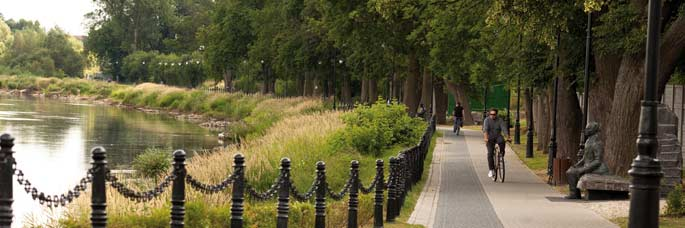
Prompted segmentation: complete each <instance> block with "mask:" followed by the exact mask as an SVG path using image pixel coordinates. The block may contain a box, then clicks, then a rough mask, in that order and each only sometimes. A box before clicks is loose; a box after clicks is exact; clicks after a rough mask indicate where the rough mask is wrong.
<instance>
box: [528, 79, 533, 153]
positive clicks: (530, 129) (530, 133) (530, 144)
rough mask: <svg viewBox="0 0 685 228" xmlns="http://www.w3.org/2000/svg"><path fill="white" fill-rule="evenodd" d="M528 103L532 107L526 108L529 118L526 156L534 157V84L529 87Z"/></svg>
mask: <svg viewBox="0 0 685 228" xmlns="http://www.w3.org/2000/svg"><path fill="white" fill-rule="evenodd" d="M527 98H528V102H529V103H528V104H530V105H529V106H528V107H531V108H530V109H528V108H527V109H526V115H527V116H528V118H527V119H526V121H528V122H527V124H528V132H527V133H526V136H527V138H526V157H527V158H532V157H533V154H534V153H533V126H534V121H533V109H532V107H533V86H531V87H530V88H529V89H528V96H527Z"/></svg>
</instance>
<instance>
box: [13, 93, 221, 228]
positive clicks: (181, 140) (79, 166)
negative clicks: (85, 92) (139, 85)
mask: <svg viewBox="0 0 685 228" xmlns="http://www.w3.org/2000/svg"><path fill="white" fill-rule="evenodd" d="M0 130H2V133H8V134H11V135H12V136H13V137H14V138H15V140H14V144H15V146H14V148H13V149H14V151H15V152H16V153H15V154H14V157H15V159H16V161H17V168H19V169H21V170H23V171H24V174H25V175H26V177H27V179H29V180H30V181H31V183H32V184H33V186H35V187H37V188H38V190H39V191H42V192H45V193H47V194H51V195H54V194H57V195H59V194H61V193H64V192H66V191H67V190H69V189H72V188H73V187H74V185H75V184H77V183H78V181H79V180H80V179H81V178H82V177H84V176H85V174H86V170H87V169H88V168H90V161H91V158H90V157H91V154H90V150H91V148H93V147H95V146H103V147H104V148H105V149H106V150H107V161H108V162H109V164H108V165H109V166H110V167H127V166H129V164H130V163H131V161H132V160H133V159H134V158H135V156H136V155H137V154H140V153H142V152H143V151H145V149H147V148H163V149H168V150H169V154H170V156H171V152H172V150H173V149H185V150H186V151H193V150H197V149H208V148H212V147H215V146H218V145H219V144H218V142H217V139H216V134H214V133H212V132H210V131H208V130H206V129H203V128H200V127H199V126H197V125H196V124H193V123H188V122H184V121H178V120H176V119H174V118H173V117H170V116H167V115H152V114H145V113H142V112H139V111H134V110H123V109H120V108H116V107H110V106H106V105H95V104H90V103H85V102H76V101H75V102H65V101H60V100H53V99H43V98H18V97H0ZM189 154H192V152H189ZM88 187H89V188H90V186H88ZM14 200H15V201H14V204H13V209H14V217H15V219H14V221H15V222H14V224H16V225H14V226H13V227H21V226H20V224H22V223H25V222H27V221H30V220H31V219H30V218H29V217H34V218H36V219H37V220H40V221H45V219H46V218H48V217H51V216H49V214H59V211H52V212H50V211H49V210H47V209H46V208H44V207H41V206H39V204H38V202H37V201H33V200H32V199H31V198H30V196H29V195H28V194H26V193H25V192H24V190H23V189H22V188H20V187H19V186H18V184H17V183H16V182H15V183H14Z"/></svg>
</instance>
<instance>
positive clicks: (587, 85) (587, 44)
mask: <svg viewBox="0 0 685 228" xmlns="http://www.w3.org/2000/svg"><path fill="white" fill-rule="evenodd" d="M586 33H587V35H586V38H585V78H584V80H585V85H584V86H583V119H582V120H581V123H582V124H583V125H582V126H583V128H585V125H587V121H588V110H589V108H588V107H589V104H588V97H589V95H590V54H591V52H592V12H588V14H587V31H586ZM584 151H585V132H584V131H581V132H580V146H579V147H578V154H577V155H576V160H580V159H583V154H584V153H585V152H584Z"/></svg>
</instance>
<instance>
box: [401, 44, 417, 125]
mask: <svg viewBox="0 0 685 228" xmlns="http://www.w3.org/2000/svg"><path fill="white" fill-rule="evenodd" d="M420 77H421V71H420V66H419V60H418V58H417V57H416V53H415V52H413V51H412V53H410V54H409V74H408V75H407V79H405V81H404V99H402V100H403V102H404V104H405V105H407V108H408V109H409V110H408V112H409V115H410V116H416V111H417V109H418V107H419V102H420V100H419V99H421V98H420V97H419V96H420V94H421V93H420V92H421V91H420V87H419V79H420Z"/></svg>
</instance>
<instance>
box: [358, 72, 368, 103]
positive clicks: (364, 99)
mask: <svg viewBox="0 0 685 228" xmlns="http://www.w3.org/2000/svg"><path fill="white" fill-rule="evenodd" d="M361 89H362V93H361V96H360V97H361V100H360V103H362V104H368V103H369V79H366V78H362V88H361Z"/></svg>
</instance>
